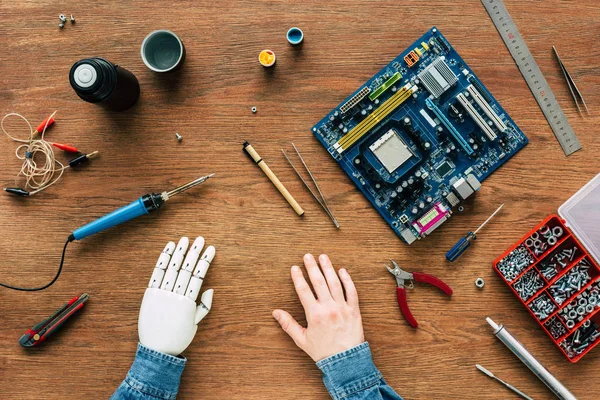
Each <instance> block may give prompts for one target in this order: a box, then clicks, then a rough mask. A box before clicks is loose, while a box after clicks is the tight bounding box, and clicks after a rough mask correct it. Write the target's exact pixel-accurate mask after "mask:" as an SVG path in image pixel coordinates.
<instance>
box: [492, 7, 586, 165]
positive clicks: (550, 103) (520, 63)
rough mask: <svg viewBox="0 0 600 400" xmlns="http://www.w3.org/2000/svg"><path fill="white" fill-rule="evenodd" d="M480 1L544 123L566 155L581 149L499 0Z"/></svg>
mask: <svg viewBox="0 0 600 400" xmlns="http://www.w3.org/2000/svg"><path fill="white" fill-rule="evenodd" d="M481 2H482V3H483V6H484V7H485V9H486V10H487V12H488V14H489V15H490V18H491V19H492V22H493V23H494V25H495V26H496V29H498V33H499V34H500V36H501V37H502V40H504V44H506V47H507V48H508V51H510V54H511V55H512V57H513V58H514V60H515V63H516V64H517V67H519V70H520V71H521V74H522V75H523V78H525V82H527V85H528V86H529V89H531V93H533V96H534V97H535V100H536V101H537V102H538V104H539V106H540V108H541V109H542V112H543V113H544V115H545V116H546V120H547V121H548V124H550V127H551V128H552V131H553V132H554V135H555V136H556V139H558V142H559V143H560V146H561V147H562V149H563V151H564V152H565V154H566V155H567V156H568V155H569V154H572V153H574V152H576V151H577V150H579V149H581V143H579V139H577V135H575V132H574V131H573V128H571V125H569V121H568V120H567V116H566V115H565V113H564V112H563V110H562V108H560V105H558V101H556V97H554V93H552V89H550V86H549V85H548V82H547V81H546V78H544V74H542V71H541V70H540V67H538V65H537V63H536V62H535V59H534V58H533V56H532V55H531V52H530V51H529V48H528V47H527V45H526V44H525V41H524V40H523V38H522V37H521V34H520V33H519V31H518V30H517V26H516V25H515V23H514V21H513V20H512V18H511V17H510V14H509V13H508V11H507V10H506V7H505V6H504V3H503V2H502V0H481Z"/></svg>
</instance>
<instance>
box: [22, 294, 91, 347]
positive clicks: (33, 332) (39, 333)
mask: <svg viewBox="0 0 600 400" xmlns="http://www.w3.org/2000/svg"><path fill="white" fill-rule="evenodd" d="M88 298H89V296H88V294H87V293H84V294H82V295H81V296H75V297H73V298H72V299H71V300H69V301H68V302H67V303H66V304H65V305H64V306H62V307H61V308H59V309H58V310H56V312H55V313H54V314H52V315H51V316H50V317H49V318H46V319H45V320H43V321H42V322H40V323H39V324H37V325H35V326H34V327H33V328H31V329H29V330H28V331H27V332H25V334H24V335H23V336H21V339H19V344H21V346H23V347H35V346H39V345H40V344H41V343H42V342H43V341H44V340H46V339H47V338H48V336H50V335H52V334H53V333H54V332H56V331H57V330H58V329H59V328H60V327H61V326H62V325H63V324H64V323H65V321H66V320H68V319H69V318H70V317H71V316H72V315H73V314H75V313H76V312H77V311H78V310H80V309H81V308H82V307H83V305H84V304H85V302H86V301H87V299H88Z"/></svg>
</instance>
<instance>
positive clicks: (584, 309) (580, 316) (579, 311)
mask: <svg viewBox="0 0 600 400" xmlns="http://www.w3.org/2000/svg"><path fill="white" fill-rule="evenodd" d="M597 307H600V281H596V282H595V283H594V284H593V285H591V286H589V287H588V288H586V289H585V290H584V291H583V292H581V293H580V294H579V295H578V296H577V297H575V298H574V299H573V300H571V302H570V303H569V304H567V306H565V307H564V308H563V309H561V310H560V311H559V312H558V314H559V315H560V317H561V319H562V320H563V321H564V323H565V325H567V328H569V329H573V328H574V327H575V325H576V324H577V322H580V321H583V320H584V319H585V318H586V317H587V316H588V315H589V314H591V313H592V312H594V310H595V309H596V308H597Z"/></svg>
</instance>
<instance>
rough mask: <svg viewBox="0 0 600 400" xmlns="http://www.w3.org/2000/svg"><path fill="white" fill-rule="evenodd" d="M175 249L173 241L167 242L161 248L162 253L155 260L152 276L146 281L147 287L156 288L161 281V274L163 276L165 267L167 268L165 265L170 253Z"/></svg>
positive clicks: (167, 262)
mask: <svg viewBox="0 0 600 400" xmlns="http://www.w3.org/2000/svg"><path fill="white" fill-rule="evenodd" d="M174 251H175V243H174V242H169V243H167V245H166V246H165V248H164V249H163V251H162V253H160V256H159V257H158V261H156V265H155V266H154V271H153V272H152V277H151V278H150V282H149V283H148V287H149V288H157V287H159V286H160V284H161V283H162V279H163V276H165V271H164V270H165V269H167V265H168V264H169V261H170V260H171V254H173V252H174Z"/></svg>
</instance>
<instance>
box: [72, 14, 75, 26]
mask: <svg viewBox="0 0 600 400" xmlns="http://www.w3.org/2000/svg"><path fill="white" fill-rule="evenodd" d="M71 23H72V24H74V23H75V17H74V16H73V14H71Z"/></svg>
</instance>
